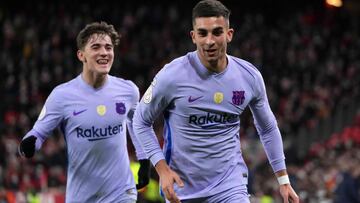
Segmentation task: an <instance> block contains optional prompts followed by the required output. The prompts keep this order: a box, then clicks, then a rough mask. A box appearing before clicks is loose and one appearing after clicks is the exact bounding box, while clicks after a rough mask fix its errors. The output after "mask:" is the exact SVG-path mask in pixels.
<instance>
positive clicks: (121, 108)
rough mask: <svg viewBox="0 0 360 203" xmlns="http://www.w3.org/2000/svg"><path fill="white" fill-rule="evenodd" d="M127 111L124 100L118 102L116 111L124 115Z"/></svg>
mask: <svg viewBox="0 0 360 203" xmlns="http://www.w3.org/2000/svg"><path fill="white" fill-rule="evenodd" d="M125 112H126V107H125V104H124V103H123V102H120V103H116V113H118V114H120V115H123V114H125Z"/></svg>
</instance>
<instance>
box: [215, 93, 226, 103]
mask: <svg viewBox="0 0 360 203" xmlns="http://www.w3.org/2000/svg"><path fill="white" fill-rule="evenodd" d="M223 100H224V94H223V93H222V92H215V94H214V102H215V103H216V104H220V103H221V102H222V101H223Z"/></svg>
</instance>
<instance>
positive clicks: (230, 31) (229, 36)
mask: <svg viewBox="0 0 360 203" xmlns="http://www.w3.org/2000/svg"><path fill="white" fill-rule="evenodd" d="M233 35H234V29H232V28H229V29H228V30H227V32H226V42H227V43H229V42H231V40H232V38H233Z"/></svg>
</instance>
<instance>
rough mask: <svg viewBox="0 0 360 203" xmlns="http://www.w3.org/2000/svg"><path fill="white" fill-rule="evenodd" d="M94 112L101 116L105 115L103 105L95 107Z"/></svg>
mask: <svg viewBox="0 0 360 203" xmlns="http://www.w3.org/2000/svg"><path fill="white" fill-rule="evenodd" d="M96 112H97V113H98V114H99V115H100V116H103V115H105V113H106V106H105V105H99V106H97V107H96Z"/></svg>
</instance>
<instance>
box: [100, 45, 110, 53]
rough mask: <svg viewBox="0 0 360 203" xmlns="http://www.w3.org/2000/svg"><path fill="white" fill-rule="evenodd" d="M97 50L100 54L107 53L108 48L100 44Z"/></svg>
mask: <svg viewBox="0 0 360 203" xmlns="http://www.w3.org/2000/svg"><path fill="white" fill-rule="evenodd" d="M99 52H100V55H107V54H108V50H107V49H106V48H105V47H104V46H102V47H101V48H100V50H99Z"/></svg>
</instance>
